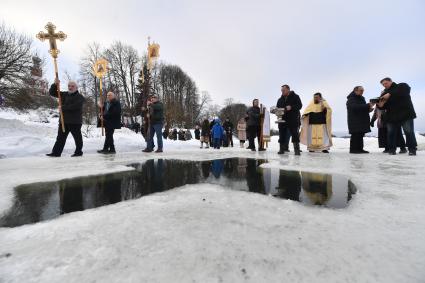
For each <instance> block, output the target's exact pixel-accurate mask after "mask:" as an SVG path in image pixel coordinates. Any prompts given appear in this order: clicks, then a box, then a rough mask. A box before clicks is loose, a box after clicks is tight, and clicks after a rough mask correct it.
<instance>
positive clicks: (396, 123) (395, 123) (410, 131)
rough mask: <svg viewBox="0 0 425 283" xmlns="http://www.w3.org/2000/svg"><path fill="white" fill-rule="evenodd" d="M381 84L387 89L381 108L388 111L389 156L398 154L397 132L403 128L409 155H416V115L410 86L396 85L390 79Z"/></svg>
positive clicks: (383, 80)
mask: <svg viewBox="0 0 425 283" xmlns="http://www.w3.org/2000/svg"><path fill="white" fill-rule="evenodd" d="M381 84H382V86H383V87H384V88H385V89H384V91H383V93H384V94H383V95H382V96H381V100H380V103H379V106H380V107H383V108H384V109H385V110H386V120H387V129H388V150H389V154H391V155H394V154H395V152H396V147H397V131H398V129H399V128H400V127H401V128H403V131H404V134H405V135H406V145H407V148H408V149H409V155H416V148H417V142H416V137H415V129H414V123H413V120H414V119H415V118H416V113H415V109H414V107H413V103H412V98H411V97H410V86H409V85H408V84H406V83H400V84H396V83H395V82H393V81H392V80H391V79H390V78H384V79H382V80H381Z"/></svg>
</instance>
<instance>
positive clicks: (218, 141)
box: [213, 138, 221, 149]
mask: <svg viewBox="0 0 425 283" xmlns="http://www.w3.org/2000/svg"><path fill="white" fill-rule="evenodd" d="M213 142H214V148H217V149H220V144H221V139H219V138H218V139H216V138H214V139H213Z"/></svg>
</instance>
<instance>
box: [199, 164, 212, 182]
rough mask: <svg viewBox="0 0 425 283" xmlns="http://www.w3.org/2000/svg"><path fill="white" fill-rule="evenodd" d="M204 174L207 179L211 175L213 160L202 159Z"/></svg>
mask: <svg viewBox="0 0 425 283" xmlns="http://www.w3.org/2000/svg"><path fill="white" fill-rule="evenodd" d="M201 169H202V176H204V178H205V179H207V178H208V177H209V176H210V170H211V161H202V162H201Z"/></svg>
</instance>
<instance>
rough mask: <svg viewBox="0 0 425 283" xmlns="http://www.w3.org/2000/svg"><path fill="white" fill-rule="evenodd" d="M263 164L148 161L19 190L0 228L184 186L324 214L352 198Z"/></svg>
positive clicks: (325, 180) (348, 187)
mask: <svg viewBox="0 0 425 283" xmlns="http://www.w3.org/2000/svg"><path fill="white" fill-rule="evenodd" d="M265 162H266V160H259V159H251V158H228V159H215V160H208V161H187V160H175V159H150V160H147V161H144V162H143V163H135V164H130V165H129V166H131V167H134V168H135V170H134V171H127V172H120V173H111V174H105V175H98V176H85V177H78V178H73V179H65V180H60V181H56V182H44V183H34V184H27V185H21V186H18V187H16V188H15V191H14V194H15V195H14V199H13V205H12V207H11V208H10V209H9V210H8V211H6V212H5V213H4V214H3V215H2V216H0V227H16V226H20V225H24V224H30V223H36V222H40V221H45V220H49V219H52V218H55V217H58V216H60V215H62V214H65V213H70V212H74V211H81V210H85V209H90V208H95V207H99V206H103V205H108V204H113V203H116V202H120V201H125V200H130V199H136V198H140V197H142V196H146V195H149V194H152V193H157V192H163V191H167V190H170V189H173V188H177V187H180V186H183V185H187V184H200V183H207V184H218V185H221V186H223V187H224V188H226V189H229V190H238V191H246V192H253V193H260V194H265V195H272V196H275V197H278V198H282V199H289V200H293V201H298V202H301V203H303V204H305V205H320V206H323V207H327V208H344V207H346V206H347V205H348V203H349V201H350V200H351V198H352V195H353V194H355V193H356V188H355V186H354V184H353V183H352V182H351V181H350V180H349V179H348V178H347V177H345V176H343V175H331V174H320V173H311V172H304V171H287V170H280V169H274V168H261V167H260V165H261V164H263V163H265ZM201 201H202V200H201ZM282 205H284V204H282Z"/></svg>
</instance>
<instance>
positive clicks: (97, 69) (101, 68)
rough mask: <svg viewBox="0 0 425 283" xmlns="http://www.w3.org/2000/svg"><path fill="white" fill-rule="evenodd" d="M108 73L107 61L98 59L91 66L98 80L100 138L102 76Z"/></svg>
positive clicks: (101, 123)
mask: <svg viewBox="0 0 425 283" xmlns="http://www.w3.org/2000/svg"><path fill="white" fill-rule="evenodd" d="M107 71H108V61H106V59H103V58H101V59H99V60H97V61H96V62H95V63H94V65H93V73H94V75H95V76H96V77H97V78H99V92H100V94H99V96H100V100H99V102H100V105H99V106H100V117H101V118H100V125H101V127H102V136H104V133H105V131H104V128H105V126H104V122H103V94H102V78H103V76H104V75H105V74H106V72H107Z"/></svg>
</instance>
